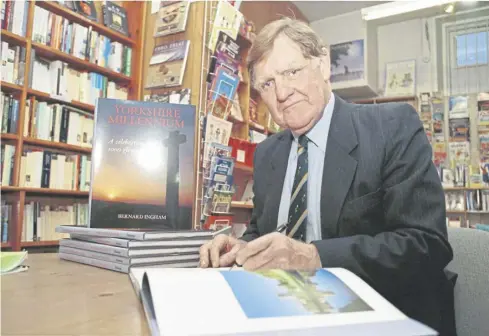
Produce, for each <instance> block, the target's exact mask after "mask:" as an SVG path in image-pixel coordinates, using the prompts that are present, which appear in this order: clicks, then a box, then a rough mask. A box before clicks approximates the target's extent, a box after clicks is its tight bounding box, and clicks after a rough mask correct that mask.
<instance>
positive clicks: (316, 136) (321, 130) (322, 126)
mask: <svg viewBox="0 0 489 336" xmlns="http://www.w3.org/2000/svg"><path fill="white" fill-rule="evenodd" d="M334 104H335V96H334V94H333V93H331V96H330V97H329V101H328V104H327V105H326V107H325V108H324V110H323V113H322V116H321V118H320V119H319V120H318V121H317V123H316V125H314V126H313V128H311V130H310V131H309V132H307V133H306V135H307V137H308V138H309V140H310V141H311V142H313V143H314V144H315V145H316V146H317V147H318V148H319V149H321V150H322V151H323V152H325V153H326V143H327V140H328V133H329V126H330V123H331V117H332V115H333V109H334ZM294 140H295V141H297V137H296V136H294Z"/></svg>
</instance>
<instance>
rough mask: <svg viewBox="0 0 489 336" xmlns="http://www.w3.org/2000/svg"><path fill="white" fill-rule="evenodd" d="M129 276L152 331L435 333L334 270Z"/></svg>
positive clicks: (145, 271) (153, 271)
mask: <svg viewBox="0 0 489 336" xmlns="http://www.w3.org/2000/svg"><path fill="white" fill-rule="evenodd" d="M129 277H130V280H131V282H132V284H133V287H134V289H135V292H136V294H137V296H138V297H139V298H140V300H141V302H142V305H143V307H144V311H145V315H146V318H147V321H148V325H149V328H150V330H151V334H152V335H188V336H190V335H301V336H302V335H328V336H345V335H349V336H356V335H358V336H360V335H362V336H364V335H375V336H392V335H396V336H414V335H416V336H428V335H437V334H438V333H437V332H436V331H434V330H433V329H431V328H429V327H427V326H425V325H423V324H421V323H419V322H417V321H415V320H412V319H410V318H409V317H407V316H406V315H404V314H403V313H402V312H401V311H400V310H398V309H397V308H396V307H395V306H393V305H392V304H391V303H390V302H388V301H387V300H385V299H384V298H383V297H382V296H381V295H380V294H379V293H377V292H376V291H375V290H374V289H372V288H371V287H370V286H369V285H368V284H367V283H366V282H364V281H363V280H362V279H361V278H359V277H357V276H356V275H355V274H353V273H351V272H350V271H348V270H346V269H341V268H329V269H317V270H312V271H299V270H280V269H266V270H265V269H263V270H258V271H246V270H244V269H242V268H233V269H224V268H220V269H219V268H217V269H168V268H167V269H157V268H144V267H142V268H132V269H131V270H130V273H129ZM195 279H198V284H199V285H198V286H195V281H196V280H195ZM216 312H218V318H217V319H216ZM188 321H192V323H188Z"/></svg>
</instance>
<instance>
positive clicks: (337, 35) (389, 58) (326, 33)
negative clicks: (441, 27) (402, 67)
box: [311, 10, 438, 94]
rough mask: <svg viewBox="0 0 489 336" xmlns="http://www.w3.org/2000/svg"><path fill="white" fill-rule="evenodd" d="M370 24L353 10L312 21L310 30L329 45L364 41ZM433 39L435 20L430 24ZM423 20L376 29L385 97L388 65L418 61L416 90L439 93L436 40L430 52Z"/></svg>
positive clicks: (379, 71)
mask: <svg viewBox="0 0 489 336" xmlns="http://www.w3.org/2000/svg"><path fill="white" fill-rule="evenodd" d="M366 25H367V23H366V22H365V21H363V20H362V17H361V12H360V11H359V10H358V11H354V12H351V13H347V14H343V15H340V16H336V17H330V18H326V19H323V20H318V21H314V22H311V27H312V28H313V29H314V30H315V31H316V32H317V33H318V34H319V35H320V36H321V37H322V38H323V39H324V41H325V42H326V43H328V44H335V43H341V42H346V41H350V40H356V39H362V38H365V36H366V31H367V28H366V27H367V26H366ZM428 26H429V29H430V33H431V36H433V35H434V32H433V20H429V21H428ZM423 27H424V20H421V19H416V20H410V21H405V22H400V23H394V24H390V25H385V26H380V27H378V28H377V52H378V54H377V57H376V58H377V60H378V61H377V72H378V77H377V78H378V85H377V86H378V87H377V88H376V89H377V90H378V91H379V93H380V94H382V91H383V88H384V82H385V65H386V64H387V63H389V62H397V61H403V60H410V59H415V60H416V65H417V74H416V77H417V91H418V93H420V92H427V91H437V90H438V85H437V76H436V41H435V39H434V37H432V38H431V44H430V47H431V52H430V50H429V48H428V44H427V43H426V39H425V38H424V36H425V33H424V29H423Z"/></svg>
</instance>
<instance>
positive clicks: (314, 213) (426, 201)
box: [201, 18, 454, 335]
mask: <svg viewBox="0 0 489 336" xmlns="http://www.w3.org/2000/svg"><path fill="white" fill-rule="evenodd" d="M248 69H249V71H250V75H251V79H252V85H253V87H254V88H256V90H258V92H259V93H260V95H261V98H262V99H263V101H264V102H265V103H266V105H267V107H268V109H269V111H270V113H271V115H272V117H273V119H274V120H275V122H276V123H277V124H278V125H280V126H281V127H282V128H284V129H285V131H283V132H280V133H278V134H276V135H273V136H271V137H269V138H268V139H267V140H265V141H263V142H262V143H260V144H259V145H258V146H257V148H256V152H255V160H254V162H255V163H254V188H253V191H254V199H253V202H254V208H253V213H252V217H251V221H250V223H249V227H248V228H247V230H246V232H245V233H244V235H243V237H241V238H240V239H239V240H238V239H235V238H232V237H228V236H225V235H222V236H217V237H215V238H214V239H213V240H212V241H210V242H209V243H207V244H205V245H204V246H203V247H202V248H201V267H225V266H229V265H232V264H233V263H237V264H238V265H241V266H242V267H244V268H245V269H249V270H254V269H258V268H284V269H314V268H320V267H343V268H345V269H348V270H350V271H352V272H354V273H355V274H357V275H358V276H360V277H362V278H363V279H364V280H365V281H366V282H368V283H369V284H370V285H371V286H372V287H373V288H375V289H376V290H377V291H378V292H379V293H380V294H382V295H383V296H384V297H386V298H387V299H388V300H390V302H392V303H393V304H394V305H396V306H397V307H398V308H399V309H400V310H402V311H403V312H404V313H406V314H407V315H408V316H410V317H412V318H414V319H417V320H418V321H421V322H423V323H425V324H427V325H429V326H431V327H433V328H434V329H436V330H438V331H439V332H440V334H441V335H454V330H453V329H454V328H453V307H452V303H453V302H452V300H453V286H452V283H451V282H450V281H449V279H448V277H447V275H446V274H445V272H444V268H445V266H446V265H447V264H448V263H449V262H450V260H451V259H452V249H451V247H450V245H449V243H448V241H447V230H446V224H445V201H444V193H443V189H442V186H441V183H440V179H439V177H438V174H437V171H436V169H435V167H434V165H433V164H432V161H431V159H432V150H431V146H430V144H429V142H428V140H427V138H426V135H425V133H424V130H423V127H422V124H421V122H420V120H419V117H418V114H417V113H416V111H415V110H414V109H413V108H412V107H411V106H410V105H409V104H400V103H395V104H379V105H356V104H350V103H347V102H345V101H344V100H342V99H341V98H340V97H338V96H336V95H334V94H333V93H332V90H331V83H330V58H329V54H328V48H327V46H326V45H325V44H324V43H323V42H322V41H321V39H320V38H319V37H318V36H317V35H316V34H315V32H314V31H313V30H312V29H311V28H310V27H309V26H308V25H307V24H305V23H302V22H300V21H296V20H292V19H288V18H286V19H281V20H278V21H274V22H272V23H270V24H268V25H267V26H265V27H264V28H263V29H262V30H261V31H260V33H259V34H258V36H257V37H256V39H255V41H254V43H253V46H252V47H251V50H250V52H249V57H248ZM278 228H285V229H284V230H283V232H278V231H282V230H281V229H278Z"/></svg>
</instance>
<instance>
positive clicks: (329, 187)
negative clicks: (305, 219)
mask: <svg viewBox="0 0 489 336" xmlns="http://www.w3.org/2000/svg"><path fill="white" fill-rule="evenodd" d="M357 144H358V141H357V136H356V132H355V129H354V127H353V123H352V113H351V108H350V107H348V105H347V104H346V103H345V102H344V101H343V100H342V99H341V98H340V97H338V96H335V107H334V110H333V116H332V119H331V126H330V129H329V135H328V143H327V146H326V155H325V158H324V169H323V179H322V185H321V225H322V238H323V239H327V238H332V237H335V236H337V235H338V218H339V216H340V213H341V208H342V206H343V203H344V201H345V197H346V195H347V193H348V190H349V188H350V185H351V183H352V181H353V177H354V176H355V171H356V168H357V161H356V160H355V159H354V158H353V157H352V156H350V153H351V151H352V150H353V149H354V148H355V147H356V146H357Z"/></svg>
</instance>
